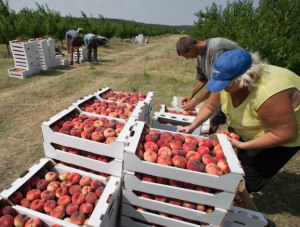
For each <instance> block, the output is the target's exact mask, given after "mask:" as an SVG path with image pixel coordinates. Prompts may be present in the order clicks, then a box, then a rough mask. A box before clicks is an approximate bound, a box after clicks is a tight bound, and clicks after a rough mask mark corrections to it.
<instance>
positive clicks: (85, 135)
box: [80, 131, 92, 140]
mask: <svg viewBox="0 0 300 227" xmlns="http://www.w3.org/2000/svg"><path fill="white" fill-rule="evenodd" d="M91 136H92V133H91V132H90V131H82V132H81V135H80V137H81V138H83V139H87V140H90V139H91Z"/></svg>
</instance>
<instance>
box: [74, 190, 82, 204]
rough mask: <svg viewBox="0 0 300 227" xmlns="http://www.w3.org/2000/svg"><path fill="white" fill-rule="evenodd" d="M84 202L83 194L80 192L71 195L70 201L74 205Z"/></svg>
mask: <svg viewBox="0 0 300 227" xmlns="http://www.w3.org/2000/svg"><path fill="white" fill-rule="evenodd" d="M84 202H85V195H83V194H82V193H79V192H78V193H75V194H74V195H73V196H72V203H73V204H76V205H80V204H82V203H84Z"/></svg>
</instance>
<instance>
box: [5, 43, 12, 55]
mask: <svg viewBox="0 0 300 227" xmlns="http://www.w3.org/2000/svg"><path fill="white" fill-rule="evenodd" d="M6 49H7V56H9V57H10V56H11V54H10V50H9V44H8V43H6Z"/></svg>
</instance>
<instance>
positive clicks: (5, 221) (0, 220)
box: [0, 214, 14, 227]
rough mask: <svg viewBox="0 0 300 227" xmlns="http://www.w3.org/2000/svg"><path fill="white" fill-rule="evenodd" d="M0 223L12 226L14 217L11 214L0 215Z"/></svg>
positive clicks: (6, 226)
mask: <svg viewBox="0 0 300 227" xmlns="http://www.w3.org/2000/svg"><path fill="white" fill-rule="evenodd" d="M0 225H1V226H5V227H12V226H14V218H13V217H12V216H11V215H9V214H5V215H3V216H2V217H0Z"/></svg>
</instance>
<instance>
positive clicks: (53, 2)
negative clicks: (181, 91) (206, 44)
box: [6, 0, 259, 25]
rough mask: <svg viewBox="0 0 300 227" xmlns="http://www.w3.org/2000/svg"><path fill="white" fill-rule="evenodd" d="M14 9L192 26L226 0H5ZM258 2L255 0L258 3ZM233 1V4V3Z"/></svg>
mask: <svg viewBox="0 0 300 227" xmlns="http://www.w3.org/2000/svg"><path fill="white" fill-rule="evenodd" d="M6 1H8V3H9V6H10V8H11V9H13V10H15V11H17V12H18V11H20V10H21V9H22V8H24V7H28V8H30V9H36V5H35V2H38V3H39V4H41V5H45V4H48V6H49V8H50V9H53V10H56V11H59V12H60V14H61V15H62V16H65V15H67V14H71V15H72V16H81V11H83V12H85V13H86V14H87V16H91V15H93V17H98V16H99V15H102V16H104V17H105V18H115V19H125V20H134V21H136V22H144V23H153V24H164V25H193V24H194V21H196V20H197V17H196V16H195V13H196V12H199V11H200V10H202V11H205V8H206V7H210V6H211V4H212V3H213V2H216V3H217V4H224V5H226V4H225V2H226V1H223V0H89V1H87V0H36V1H34V0H6ZM258 1H259V0H254V3H256V4H257V2H258ZM230 2H232V1H230Z"/></svg>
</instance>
